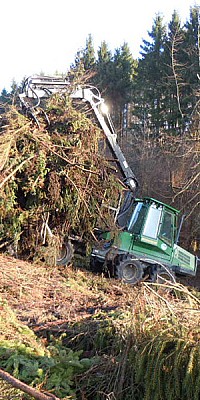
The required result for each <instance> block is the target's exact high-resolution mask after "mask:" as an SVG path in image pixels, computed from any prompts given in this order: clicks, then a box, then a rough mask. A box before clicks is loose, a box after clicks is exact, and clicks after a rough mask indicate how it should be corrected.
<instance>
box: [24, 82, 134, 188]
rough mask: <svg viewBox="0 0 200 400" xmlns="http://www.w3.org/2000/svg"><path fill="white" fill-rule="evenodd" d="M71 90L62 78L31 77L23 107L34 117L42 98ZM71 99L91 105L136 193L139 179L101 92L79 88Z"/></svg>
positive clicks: (26, 83) (25, 84)
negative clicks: (119, 138) (122, 146)
mask: <svg viewBox="0 0 200 400" xmlns="http://www.w3.org/2000/svg"><path fill="white" fill-rule="evenodd" d="M69 88H70V82H69V81H67V80H65V79H62V78H57V77H45V76H33V77H29V78H28V79H27V80H26V81H25V83H24V87H23V92H22V93H21V94H20V95H19V98H20V102H21V106H22V108H24V109H25V110H27V111H29V113H31V114H32V115H33V116H34V111H35V109H37V107H38V106H39V104H40V100H41V99H42V98H46V97H50V96H51V95H53V94H55V93H60V94H62V93H66V92H69ZM70 97H72V98H74V99H82V100H83V101H85V102H88V103H89V104H90V106H91V107H92V109H93V111H94V113H95V116H96V118H97V120H98V122H99V125H100V127H101V129H102V130H103V132H104V134H105V136H106V139H107V141H108V143H109V146H110V148H111V150H112V152H113V154H114V156H115V160H116V162H117V163H118V165H119V167H120V169H121V171H122V173H123V176H124V180H125V184H126V185H127V186H128V188H129V189H130V190H131V191H132V192H135V189H136V187H137V186H138V182H137V179H136V177H135V175H134V173H133V171H132V170H131V168H130V167H129V165H128V163H127V161H126V158H125V157H124V154H123V153H122V150H121V148H120V146H119V145H118V143H117V135H116V133H115V130H114V127H113V124H112V121H111V118H110V115H109V113H108V111H107V107H106V106H105V103H104V99H103V98H102V97H101V95H100V93H99V91H98V90H97V89H96V88H94V87H92V86H84V87H78V88H76V89H75V90H74V91H73V92H72V93H71V94H70ZM30 98H31V99H34V101H35V104H34V105H32V106H30V104H29V102H28V101H27V99H30Z"/></svg>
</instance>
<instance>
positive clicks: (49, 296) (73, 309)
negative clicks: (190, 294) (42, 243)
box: [0, 255, 200, 334]
mask: <svg viewBox="0 0 200 400" xmlns="http://www.w3.org/2000/svg"><path fill="white" fill-rule="evenodd" d="M79 264H80V263H79ZM0 266H1V267H0V296H1V297H2V298H3V299H5V300H6V301H7V302H8V305H9V306H11V308H12V309H13V310H14V311H15V312H16V315H17V317H18V318H19V319H20V320H21V321H22V322H24V323H25V324H26V325H28V326H30V327H31V328H32V329H33V330H34V331H35V333H37V334H42V332H44V331H50V332H62V331H64V330H65V329H66V326H68V325H69V323H75V322H79V321H83V320H88V319H89V318H90V317H91V316H94V314H98V313H100V312H110V311H111V310H116V309H118V308H120V309H125V308H126V307H128V306H130V299H131V295H132V293H131V292H132V291H133V290H136V288H134V287H131V286H129V285H125V284H123V283H121V282H120V281H119V280H115V279H111V278H105V277H103V276H101V275H95V274H94V273H92V272H89V271H88V270H87V269H86V268H83V267H82V266H81V265H80V266H78V267H77V266H76V267H74V266H72V265H70V266H68V267H65V268H64V267H62V268H60V269H59V268H58V267H47V266H45V265H40V264H37V265H35V264H33V263H29V262H26V261H22V260H19V259H16V258H13V257H10V256H6V255H0ZM183 283H184V282H183ZM185 283H186V284H189V285H191V286H194V287H196V288H197V289H199V288H200V272H198V274H197V276H196V277H195V278H193V279H192V278H191V279H187V280H186V281H185Z"/></svg>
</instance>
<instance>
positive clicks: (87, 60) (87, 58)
mask: <svg viewBox="0 0 200 400" xmlns="http://www.w3.org/2000/svg"><path fill="white" fill-rule="evenodd" d="M83 64H84V68H85V71H87V70H92V69H94V68H95V64H96V58H95V50H94V45H93V39H92V35H91V34H89V35H88V38H87V39H86V46H85V49H84V50H83Z"/></svg>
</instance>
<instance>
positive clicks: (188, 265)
mask: <svg viewBox="0 0 200 400" xmlns="http://www.w3.org/2000/svg"><path fill="white" fill-rule="evenodd" d="M172 264H173V265H175V266H177V268H176V270H177V272H182V273H185V274H187V275H195V274H196V269H197V259H196V257H195V256H194V255H193V254H191V253H189V251H187V250H185V249H183V248H182V247H180V246H178V245H176V244H175V245H174V253H173V258H172Z"/></svg>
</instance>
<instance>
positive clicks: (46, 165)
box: [0, 95, 122, 261]
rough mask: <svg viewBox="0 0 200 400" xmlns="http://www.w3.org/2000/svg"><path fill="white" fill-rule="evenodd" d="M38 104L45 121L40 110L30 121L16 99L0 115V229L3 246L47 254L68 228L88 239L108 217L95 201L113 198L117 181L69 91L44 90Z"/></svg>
mask: <svg viewBox="0 0 200 400" xmlns="http://www.w3.org/2000/svg"><path fill="white" fill-rule="evenodd" d="M45 108H46V113H47V115H48V119H49V124H47V120H46V119H45V118H44V114H43V113H42V112H40V113H38V116H37V118H38V121H39V125H37V124H36V123H35V122H34V121H33V120H31V119H29V118H28V117H27V116H25V115H23V114H21V113H19V112H18V110H17V108H16V107H15V106H12V107H10V108H9V109H8V110H7V112H6V113H5V114H4V116H3V118H2V119H1V121H0V171H1V178H0V231H1V247H2V248H5V246H12V251H13V252H14V254H15V253H16V254H17V255H18V256H20V257H22V256H26V257H28V258H30V259H32V258H33V257H36V259H38V257H39V258H40V257H41V256H44V252H46V254H48V259H51V260H52V259H55V257H54V254H55V248H57V247H58V246H60V243H61V242H62V241H63V240H65V239H64V238H66V237H68V236H69V235H70V234H72V233H73V234H75V235H78V236H79V237H80V238H84V240H85V241H86V242H90V241H91V239H92V238H93V237H94V234H93V230H94V227H97V226H101V227H103V228H105V227H106V226H107V227H109V226H110V224H112V219H113V218H112V217H113V216H112V215H111V211H110V210H109V209H108V207H102V204H103V205H104V206H113V205H114V204H112V203H113V202H115V205H116V203H117V201H118V197H119V192H120V190H121V188H122V186H121V185H120V183H118V181H117V180H116V178H115V177H114V175H113V173H112V169H111V166H110V165H109V163H108V161H107V160H106V158H105V157H103V156H102V154H100V152H99V141H100V140H102V138H103V135H102V133H101V131H100V129H99V128H98V127H97V125H95V124H94V123H93V122H92V121H91V119H90V118H89V117H88V114H87V113H85V112H83V110H81V111H80V110H77V109H75V107H74V106H73V105H72V102H71V99H70V97H69V95H65V96H58V95H55V96H53V97H51V98H50V99H49V100H48V101H47V103H46V105H45ZM101 147H102V146H101ZM49 228H50V229H49ZM44 244H45V246H44ZM44 249H45V250H44ZM50 249H51V250H52V254H51V251H50ZM51 256H52V257H51ZM48 261H49V260H48Z"/></svg>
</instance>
